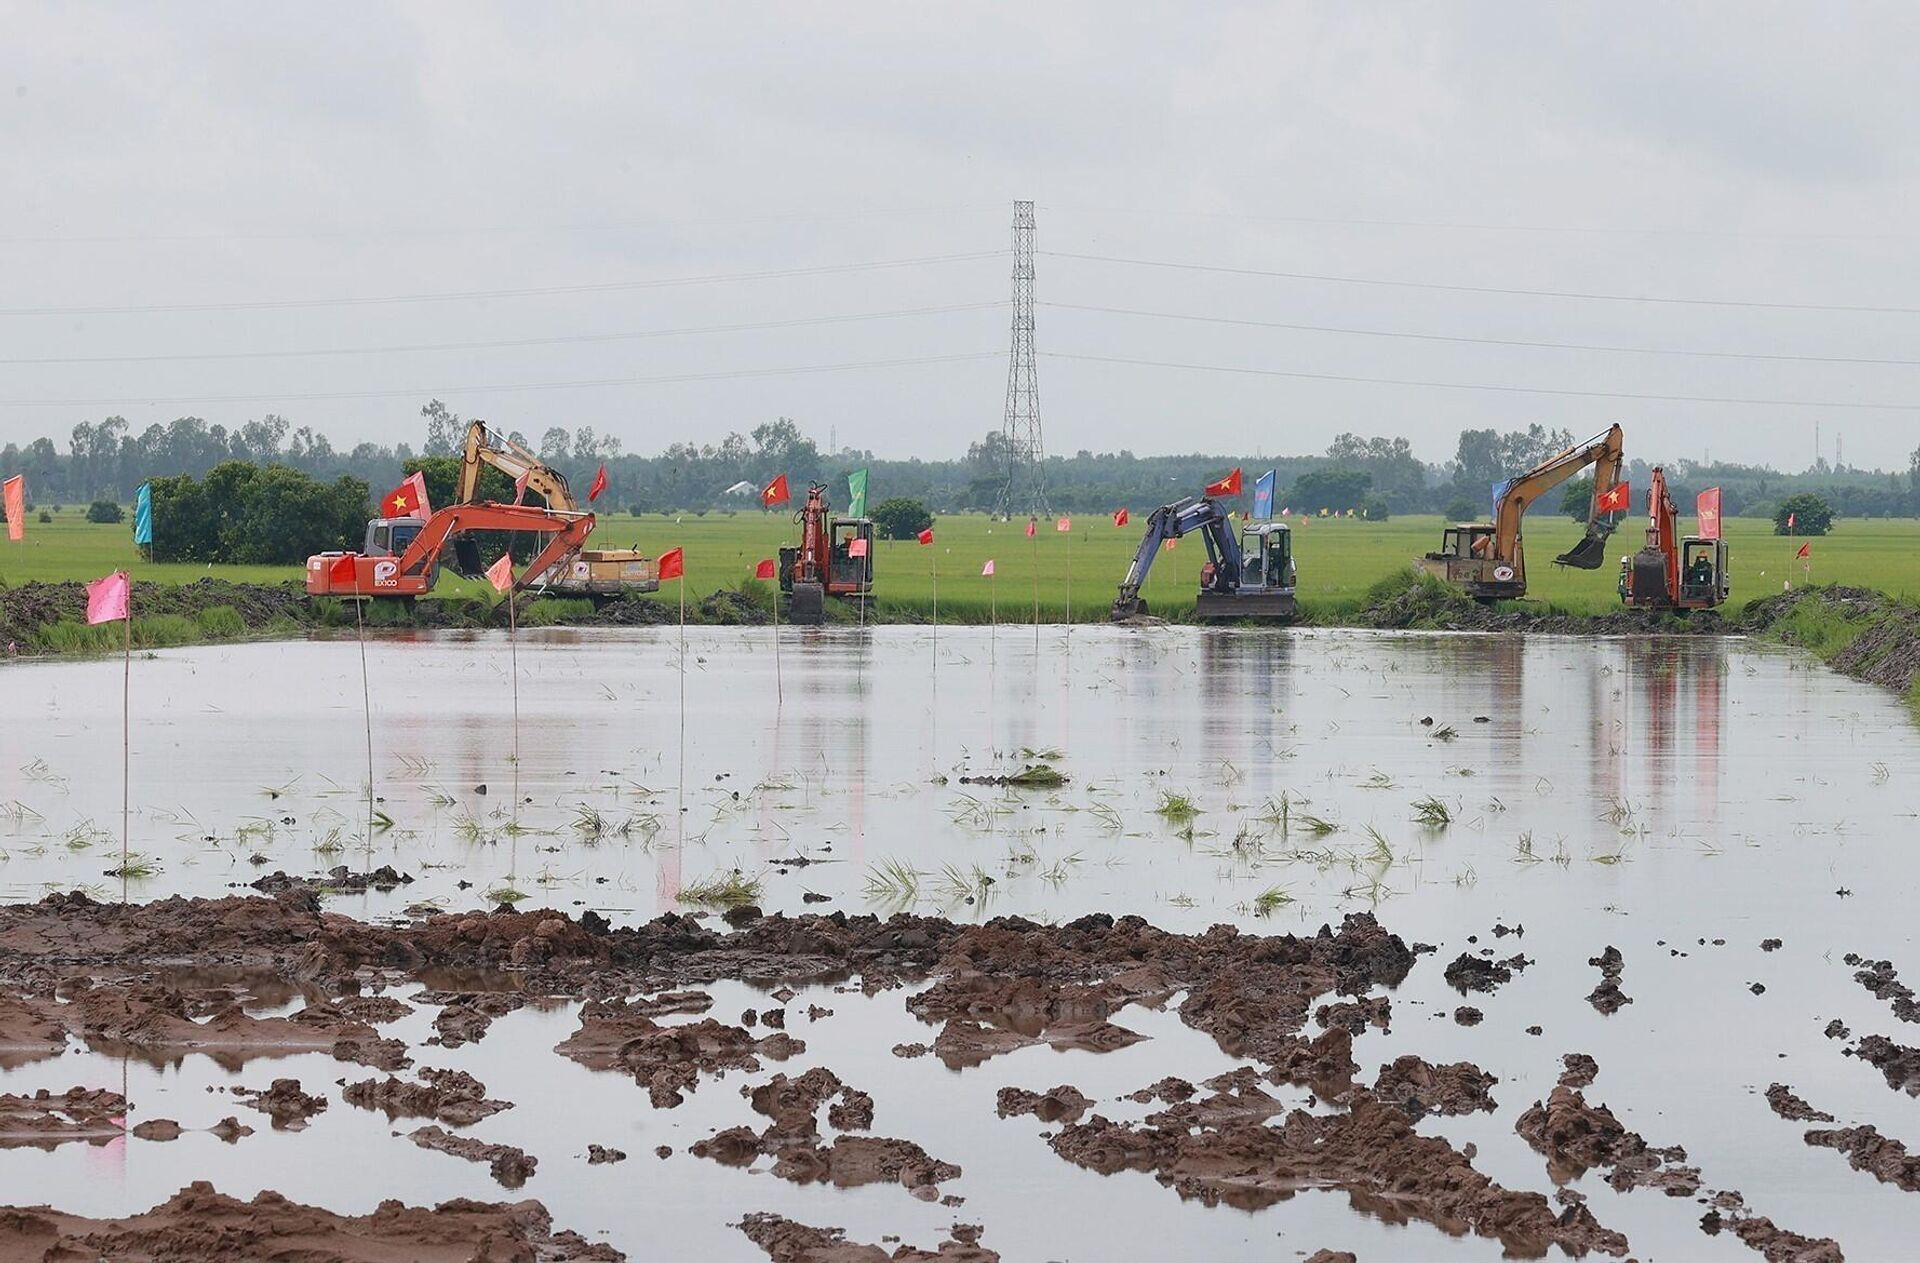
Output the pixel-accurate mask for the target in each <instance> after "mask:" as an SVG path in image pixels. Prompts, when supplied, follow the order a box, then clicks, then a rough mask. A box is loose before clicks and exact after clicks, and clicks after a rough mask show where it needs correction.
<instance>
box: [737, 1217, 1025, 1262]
mask: <svg viewBox="0 0 1920 1263" xmlns="http://www.w3.org/2000/svg"><path fill="white" fill-rule="evenodd" d="M738 1227H739V1229H740V1231H742V1232H744V1233H746V1234H747V1239H748V1240H750V1241H752V1242H753V1243H754V1244H755V1245H757V1246H759V1247H760V1248H761V1249H762V1250H764V1251H765V1252H766V1255H767V1258H769V1259H770V1260H772V1263H1000V1255H999V1254H998V1253H997V1252H995V1251H993V1250H989V1249H987V1248H986V1247H985V1246H983V1245H981V1244H980V1229H979V1228H978V1227H977V1226H975V1225H972V1224H955V1225H954V1226H953V1228H952V1235H951V1236H950V1237H949V1238H948V1239H947V1240H946V1241H943V1242H941V1243H940V1244H939V1245H938V1246H936V1247H935V1248H933V1249H932V1250H920V1249H916V1248H914V1247H912V1246H906V1245H903V1246H900V1247H899V1248H898V1249H896V1250H894V1251H893V1252H891V1253H889V1252H888V1251H887V1250H886V1249H885V1248H883V1247H881V1246H877V1245H860V1244H857V1243H855V1242H851V1241H848V1240H847V1234H846V1230H845V1229H842V1228H810V1227H808V1226H807V1225H806V1224H802V1223H795V1222H794V1221H793V1220H791V1219H787V1218H785V1217H783V1216H780V1215H775V1214H768V1213H764V1212H763V1213H757V1214H751V1215H748V1216H747V1217H746V1218H745V1219H743V1220H741V1221H740V1223H739V1225H738Z"/></svg>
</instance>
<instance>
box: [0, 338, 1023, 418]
mask: <svg viewBox="0 0 1920 1263" xmlns="http://www.w3.org/2000/svg"><path fill="white" fill-rule="evenodd" d="M1000 354H1001V353H1000V352H998V351H985V352H981V353H979V354H969V355H916V356H908V357H906V358H903V359H897V360H865V361H858V362H854V363H847V364H799V365H795V366H793V367H790V368H743V369H729V370H726V371H723V372H712V373H673V374H669V375H666V376H660V377H598V378H584V379H580V380H576V381H557V382H506V383H501V384H496V385H484V386H415V387H409V388H408V389H405V390H327V391H313V392H309V393H304V394H286V393H283V392H277V391H276V392H275V393H273V394H265V395H175V396H172V397H165V398H163V397H158V396H152V395H145V396H138V397H135V398H130V399H0V408H59V407H66V406H84V407H90V408H118V407H129V408H134V407H141V406H146V405H153V404H167V405H170V406H177V405H191V404H205V403H275V402H282V401H286V402H306V401H311V400H322V399H423V398H435V397H440V396H446V397H451V396H454V395H465V394H483V393H486V394H512V393H520V392H524V391H535V390H580V389H588V388H591V387H595V386H658V385H666V384H670V383H673V382H710V381H727V380H731V379H733V378H741V377H781V376H786V375H789V374H801V373H838V372H846V371H852V370H856V369H868V368H901V367H905V366H909V365H919V364H958V363H963V362H965V361H969V360H994V359H999V358H1000Z"/></svg>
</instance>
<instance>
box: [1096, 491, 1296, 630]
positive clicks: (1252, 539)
mask: <svg viewBox="0 0 1920 1263" xmlns="http://www.w3.org/2000/svg"><path fill="white" fill-rule="evenodd" d="M1192 531H1199V532H1200V533H1201V536H1200V537H1201V538H1202V539H1203V540H1205V541H1206V545H1207V561H1206V564H1205V565H1203V566H1201V567H1200V592H1199V595H1198V596H1197V597H1196V598H1195V599H1194V606H1193V612H1194V616H1195V617H1197V618H1199V619H1201V620H1202V621H1215V620H1228V619H1236V618H1259V619H1285V618H1292V617H1293V615H1294V612H1295V606H1294V599H1293V596H1294V581H1295V576H1294V565H1293V532H1292V531H1291V530H1290V529H1289V528H1288V527H1286V526H1284V525H1282V524H1281V523H1279V522H1250V523H1248V524H1247V525H1246V526H1244V527H1242V528H1241V531H1240V536H1241V538H1240V539H1239V540H1235V539H1234V536H1233V515H1232V514H1231V513H1229V512H1228V511H1227V510H1225V509H1223V508H1221V507H1220V506H1219V505H1217V504H1215V503H1214V502H1213V501H1212V500H1209V499H1206V498H1204V497H1201V498H1194V497H1191V496H1189V497H1188V498H1186V499H1184V500H1176V501H1175V502H1174V503H1172V504H1163V505H1161V506H1160V507H1159V508H1157V509H1155V510H1154V511H1153V512H1152V513H1150V514H1148V515H1147V533H1146V535H1145V536H1144V537H1143V538H1142V539H1141V540H1140V547H1139V549H1138V551H1136V552H1135V553H1134V555H1133V564H1132V565H1130V566H1128V567H1127V577H1126V578H1125V579H1124V580H1122V581H1121V584H1120V595H1119V596H1117V597H1115V598H1114V600H1113V621H1114V622H1116V623H1118V622H1123V621H1125V620H1126V619H1129V618H1132V617H1134V616H1135V615H1137V614H1145V613H1146V612H1147V602H1146V599H1145V598H1144V597H1142V596H1141V595H1140V588H1141V586H1142V585H1143V584H1145V583H1146V581H1147V572H1148V571H1149V570H1151V569H1152V568H1153V561H1154V558H1156V557H1158V556H1159V555H1160V548H1161V546H1162V545H1163V544H1164V543H1165V541H1167V540H1172V539H1178V538H1180V537H1181V536H1182V535H1186V534H1188V533H1190V532H1192Z"/></svg>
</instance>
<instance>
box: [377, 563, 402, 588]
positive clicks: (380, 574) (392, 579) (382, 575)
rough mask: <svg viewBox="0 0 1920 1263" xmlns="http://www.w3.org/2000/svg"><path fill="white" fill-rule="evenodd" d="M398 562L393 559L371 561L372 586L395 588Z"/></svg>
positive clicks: (398, 569) (396, 585) (397, 585)
mask: <svg viewBox="0 0 1920 1263" xmlns="http://www.w3.org/2000/svg"><path fill="white" fill-rule="evenodd" d="M399 573H400V563H398V562H394V561H376V562H374V563H373V586H374V587H376V588H397V587H399V586H400V580H399V578H398V576H399Z"/></svg>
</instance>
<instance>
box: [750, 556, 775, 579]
mask: <svg viewBox="0 0 1920 1263" xmlns="http://www.w3.org/2000/svg"><path fill="white" fill-rule="evenodd" d="M753 577H754V578H756V579H771V578H773V558H771V557H769V558H767V559H766V560H765V561H762V562H761V563H760V564H759V565H757V566H755V567H754V568H753Z"/></svg>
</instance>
